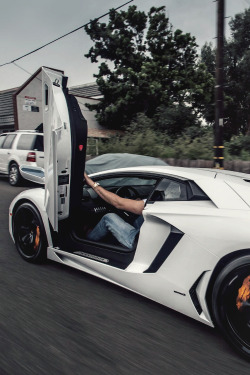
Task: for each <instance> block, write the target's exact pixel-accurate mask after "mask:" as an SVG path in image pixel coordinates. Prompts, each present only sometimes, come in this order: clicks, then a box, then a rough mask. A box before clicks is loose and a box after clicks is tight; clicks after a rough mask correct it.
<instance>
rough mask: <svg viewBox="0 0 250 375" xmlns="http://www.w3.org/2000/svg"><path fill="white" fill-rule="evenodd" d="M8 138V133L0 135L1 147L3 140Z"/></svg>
mask: <svg viewBox="0 0 250 375" xmlns="http://www.w3.org/2000/svg"><path fill="white" fill-rule="evenodd" d="M5 138H6V134H4V135H1V136H0V147H1V148H2V145H3V142H4V140H5Z"/></svg>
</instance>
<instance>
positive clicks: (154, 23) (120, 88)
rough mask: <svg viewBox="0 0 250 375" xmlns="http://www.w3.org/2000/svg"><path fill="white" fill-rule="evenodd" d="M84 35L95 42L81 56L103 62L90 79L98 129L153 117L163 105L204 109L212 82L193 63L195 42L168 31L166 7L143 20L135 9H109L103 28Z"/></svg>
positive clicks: (96, 27)
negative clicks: (94, 87)
mask: <svg viewBox="0 0 250 375" xmlns="http://www.w3.org/2000/svg"><path fill="white" fill-rule="evenodd" d="M85 30H86V32H87V34H88V35H89V36H90V37H91V39H92V41H93V42H94V46H93V47H91V48H90V50H89V53H88V54H87V55H86V57H88V58H90V59H91V62H93V63H96V62H98V59H102V60H104V61H102V62H101V64H100V66H99V73H98V74H96V75H95V77H96V79H97V80H96V82H97V84H98V86H99V89H100V92H101V93H102V95H103V98H102V99H101V100H100V102H99V103H97V104H95V105H88V108H89V109H91V110H95V111H97V119H98V121H99V123H100V124H102V125H106V126H108V127H109V128H111V127H113V128H120V127H122V126H124V125H128V124H129V123H131V121H132V120H133V119H134V118H135V117H136V114H137V113H144V114H145V115H146V116H148V117H149V118H153V117H154V116H155V114H156V113H157V108H158V107H161V108H162V107H163V106H165V107H175V108H176V106H177V105H181V106H182V108H189V111H192V112H194V113H196V114H197V115H198V114H199V113H201V112H202V111H203V110H204V108H205V103H206V102H207V101H209V100H210V96H211V92H212V85H213V79H212V77H211V75H210V74H209V73H208V72H207V70H206V68H205V66H204V65H203V64H199V63H198V62H197V52H196V47H197V45H196V43H195V38H194V37H192V36H191V35H190V34H189V33H187V34H184V33H182V31H181V30H175V31H173V28H172V26H171V24H170V23H169V19H168V18H167V17H166V15H165V7H160V8H154V7H153V8H151V9H150V11H149V12H148V14H147V15H146V14H145V13H144V12H140V11H138V10H137V8H136V6H130V7H129V8H128V10H127V11H120V12H116V11H115V10H111V11H110V15H109V22H108V23H107V24H105V23H99V22H97V21H93V22H92V23H91V24H90V25H89V26H86V27H85ZM166 128H167V123H166ZM180 131H181V129H180Z"/></svg>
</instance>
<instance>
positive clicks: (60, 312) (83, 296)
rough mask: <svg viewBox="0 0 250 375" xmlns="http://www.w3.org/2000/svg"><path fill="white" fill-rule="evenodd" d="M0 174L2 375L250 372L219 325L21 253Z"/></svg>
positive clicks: (10, 189) (11, 191)
mask: <svg viewBox="0 0 250 375" xmlns="http://www.w3.org/2000/svg"><path fill="white" fill-rule="evenodd" d="M21 190H23V188H14V187H11V186H9V184H8V182H7V179H6V178H1V177H0V193H1V194H0V207H1V211H0V228H1V231H0V298H1V303H0V374H1V375H43V374H46V375H57V374H58V375H59V374H60V375H64V374H65V375H71V374H72V375H78V374H79V375H80V374H81V375H82V374H84V375H104V374H105V375H130V374H131V375H132V374H136V375H146V374H150V375H151V374H152V375H153V374H157V375H161V374H167V375H182V374H191V375H201V374H202V375H211V374H216V375H220V374H227V375H236V374H237V375H238V374H240V375H245V374H246V375H249V369H250V363H248V362H246V361H245V360H243V359H241V358H240V357H238V355H237V354H235V353H234V351H233V350H231V348H230V347H229V346H228V345H227V343H226V342H224V340H223V339H222V337H221V336H220V334H219V333H218V332H216V330H214V329H211V328H209V327H206V326H205V325H202V324H200V323H198V322H196V321H193V320H191V319H189V318H187V317H185V316H183V315H181V314H179V313H176V312H174V311H172V310H170V309H167V308H165V307H163V306H161V305H159V304H156V303H154V302H151V301H149V300H147V299H145V298H143V297H140V296H137V295H135V294H133V293H131V292H129V291H126V290H124V289H122V288H119V287H117V286H114V285H112V284H109V283H108V282H105V281H102V280H99V279H98V278H95V277H93V276H90V275H87V274H85V273H82V272H79V271H76V270H73V269H70V268H67V267H65V266H62V265H60V264H57V263H52V262H49V263H47V264H45V265H32V264H28V263H26V262H25V261H24V260H22V259H21V258H20V256H19V255H18V253H17V252H16V250H15V246H14V244H13V243H12V240H11V238H10V236H9V232H8V207H9V204H10V202H11V200H12V199H13V197H14V196H15V195H16V194H18V193H19V192H20V191H21Z"/></svg>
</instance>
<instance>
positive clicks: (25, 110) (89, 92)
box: [0, 68, 108, 138]
mask: <svg viewBox="0 0 250 375" xmlns="http://www.w3.org/2000/svg"><path fill="white" fill-rule="evenodd" d="M53 70H56V71H60V72H62V73H63V71H61V70H58V69H53ZM41 83H42V68H40V69H38V70H37V71H36V72H35V73H34V74H33V75H32V76H31V77H30V78H29V79H28V80H27V81H26V82H24V83H23V85H22V86H20V87H18V88H14V89H11V90H4V91H1V92H0V132H1V133H2V132H6V131H13V130H22V129H23V130H32V129H36V128H37V126H39V125H40V124H41V123H42V122H43V115H42V85H41ZM69 93H70V94H72V95H74V96H75V97H76V99H77V101H78V103H79V106H80V108H81V110H82V113H83V116H84V117H85V118H86V120H87V123H88V129H89V136H90V137H91V136H94V137H101V138H103V137H108V135H107V134H105V133H106V130H105V129H104V128H103V127H102V126H100V125H99V124H98V122H97V120H96V118H95V113H94V112H92V111H89V110H88V109H87V108H86V107H85V103H91V104H93V103H94V102H96V101H97V100H98V99H99V98H100V97H101V94H100V92H99V90H98V86H97V85H96V83H89V84H84V85H80V86H75V87H70V88H69ZM91 134H92V135H91Z"/></svg>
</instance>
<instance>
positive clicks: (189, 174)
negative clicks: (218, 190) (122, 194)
mask: <svg viewBox="0 0 250 375" xmlns="http://www.w3.org/2000/svg"><path fill="white" fill-rule="evenodd" d="M129 171H131V172H149V173H160V174H171V175H173V176H176V177H183V178H187V179H196V178H201V177H206V178H211V179H215V178H218V177H219V178H221V179H223V180H230V179H231V178H232V177H233V178H238V179H250V174H247V173H240V172H234V171H226V170H217V169H210V168H187V167H175V166H169V165H148V166H139V167H128V168H119V169H112V170H105V171H102V172H98V173H95V174H94V175H98V174H103V173H111V172H112V173H113V172H129Z"/></svg>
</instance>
